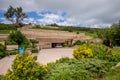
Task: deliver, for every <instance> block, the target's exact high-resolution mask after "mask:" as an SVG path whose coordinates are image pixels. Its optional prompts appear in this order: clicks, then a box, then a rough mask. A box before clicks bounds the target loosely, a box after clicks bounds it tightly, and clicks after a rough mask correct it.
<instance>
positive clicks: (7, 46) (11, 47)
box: [6, 45, 18, 50]
mask: <svg viewBox="0 0 120 80" xmlns="http://www.w3.org/2000/svg"><path fill="white" fill-rule="evenodd" d="M14 49H18V45H6V50H14Z"/></svg>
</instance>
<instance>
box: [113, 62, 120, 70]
mask: <svg viewBox="0 0 120 80" xmlns="http://www.w3.org/2000/svg"><path fill="white" fill-rule="evenodd" d="M116 68H120V62H119V63H118V64H117V65H115V66H114V67H112V69H116Z"/></svg>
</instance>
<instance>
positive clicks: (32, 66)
mask: <svg viewBox="0 0 120 80" xmlns="http://www.w3.org/2000/svg"><path fill="white" fill-rule="evenodd" d="M46 73H47V67H46V66H43V65H40V64H38V63H37V62H35V60H34V57H33V56H28V54H26V53H24V54H21V55H16V58H15V60H14V62H13V65H12V68H11V69H9V70H8V72H7V74H6V78H7V80H43V76H44V75H45V74H46Z"/></svg>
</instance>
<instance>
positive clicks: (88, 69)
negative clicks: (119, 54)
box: [45, 58, 113, 80]
mask: <svg viewBox="0 0 120 80" xmlns="http://www.w3.org/2000/svg"><path fill="white" fill-rule="evenodd" d="M112 66H113V63H110V62H108V61H105V60H98V59H97V60H96V59H90V58H89V59H84V60H76V59H69V58H62V59H60V60H57V61H56V62H55V63H49V64H48V71H49V74H47V75H46V77H45V79H46V80H58V79H59V80H95V79H96V78H101V77H104V76H105V74H107V72H109V71H111V70H110V69H111V67H112Z"/></svg>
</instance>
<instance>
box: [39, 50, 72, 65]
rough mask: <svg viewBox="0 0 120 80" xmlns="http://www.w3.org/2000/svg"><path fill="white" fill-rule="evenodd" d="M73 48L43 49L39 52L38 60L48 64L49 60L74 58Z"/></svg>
mask: <svg viewBox="0 0 120 80" xmlns="http://www.w3.org/2000/svg"><path fill="white" fill-rule="evenodd" d="M73 50H74V49H72V48H52V49H42V50H41V51H40V52H39V54H38V57H37V62H39V63H41V64H47V63H49V62H55V61H56V60H58V59H60V58H63V57H69V58H72V57H73V56H72V54H73Z"/></svg>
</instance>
